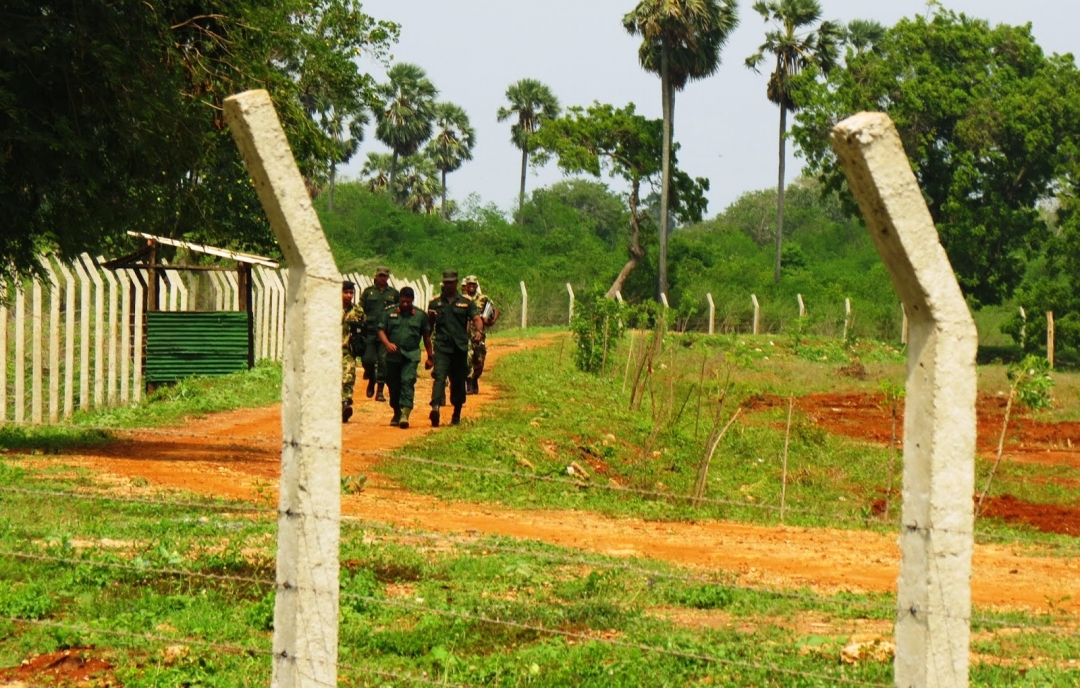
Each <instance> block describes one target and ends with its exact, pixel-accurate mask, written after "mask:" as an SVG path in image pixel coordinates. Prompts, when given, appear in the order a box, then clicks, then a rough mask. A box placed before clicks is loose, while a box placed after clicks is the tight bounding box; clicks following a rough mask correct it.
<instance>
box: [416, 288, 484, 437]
mask: <svg viewBox="0 0 1080 688" xmlns="http://www.w3.org/2000/svg"><path fill="white" fill-rule="evenodd" d="M457 285H458V273H457V270H446V271H445V272H443V275H442V293H441V294H439V296H438V297H436V298H435V299H433V300H432V301H431V303H429V304H428V318H429V319H430V320H431V325H432V327H433V328H434V330H435V383H434V384H433V385H432V387H431V415H430V416H429V417H430V418H431V426H432V427H438V426H439V411H440V408H441V407H442V406H445V405H446V378H447V377H449V378H450V403H451V404H453V405H454V415H453V416H452V417H451V418H450V424H451V425H457V424H458V423H459V422H461V407H462V406H464V405H465V378H466V376H468V374H469V324H470V323H472V325H473V326H474V328H475V333H476V334H475V335H474V336H476V337H480V336H482V335H483V333H484V321H483V319H481V317H480V314H479V313H478V312H477V311H476V304H475V303H473V302H472V301H469V300H468V299H466V298H464V297H463V296H462V295H461V294H459V293H458V289H457Z"/></svg>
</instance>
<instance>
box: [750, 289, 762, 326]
mask: <svg viewBox="0 0 1080 688" xmlns="http://www.w3.org/2000/svg"><path fill="white" fill-rule="evenodd" d="M750 303H752V304H754V329H753V333H754V334H757V333H758V330H760V329H761V304H760V303H758V300H757V294H751V295H750Z"/></svg>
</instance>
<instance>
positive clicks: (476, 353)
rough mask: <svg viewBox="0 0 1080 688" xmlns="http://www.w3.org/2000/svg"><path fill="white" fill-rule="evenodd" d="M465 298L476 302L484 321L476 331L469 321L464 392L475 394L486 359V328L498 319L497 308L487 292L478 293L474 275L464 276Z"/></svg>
mask: <svg viewBox="0 0 1080 688" xmlns="http://www.w3.org/2000/svg"><path fill="white" fill-rule="evenodd" d="M464 285H465V293H464V294H462V296H464V297H465V298H467V299H468V300H470V301H472V302H473V303H475V304H476V312H477V313H479V314H480V318H481V319H482V320H483V321H484V330H485V331H484V332H479V333H478V332H477V331H476V327H474V326H473V324H472V323H471V322H470V323H469V366H470V368H471V370H470V373H469V377H468V378H467V379H466V380H465V393H466V394H477V393H478V392H479V391H480V376H481V375H483V374H484V362H485V361H486V360H487V339H486V337H487V334H486V330H487V329H488V328H490V327H491V326H492V325H494V324H495V321H496V320H498V319H499V309H498V308H496V307H495V302H494V301H492V300H491V297H490V296H488V295H487V294H481V293H480V280H478V279H477V278H476V275H469V276H468V277H466V278H465V282H464Z"/></svg>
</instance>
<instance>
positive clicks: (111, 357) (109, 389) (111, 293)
mask: <svg viewBox="0 0 1080 688" xmlns="http://www.w3.org/2000/svg"><path fill="white" fill-rule="evenodd" d="M97 263H98V266H100V265H102V264H103V263H105V258H104V257H102V256H98V257H97ZM101 272H102V273H103V274H104V275H105V281H106V282H107V283H108V287H109V290H108V295H107V297H106V298H107V300H108V319H107V325H108V342H107V344H108V351H107V352H106V353H107V355H106V360H107V362H108V374H107V377H106V379H105V392H106V398H107V399H108V400H109V404H115V403H116V399H117V397H116V382H117V381H116V376H117V369H116V363H117V361H116V357H117V353H118V352H117V344H118V342H117V340H116V338H117V331H116V330H117V326H116V320H117V318H118V317H119V315H118V314H117V312H116V310H117V308H116V307H117V303H116V300H117V293H116V288H117V283H116V275H114V274H113V271H112V270H106V269H102V270H101Z"/></svg>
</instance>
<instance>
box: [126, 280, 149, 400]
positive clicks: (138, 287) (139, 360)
mask: <svg viewBox="0 0 1080 688" xmlns="http://www.w3.org/2000/svg"><path fill="white" fill-rule="evenodd" d="M127 273H128V278H129V279H130V280H131V287H132V288H133V289H134V290H135V298H134V299H132V302H133V303H134V304H135V313H134V315H133V317H132V322H134V323H135V332H134V334H133V335H132V342H133V346H132V349H133V350H134V351H133V352H132V361H131V362H132V366H131V367H132V368H133V370H132V373H131V397H132V401H134V402H135V403H139V402H140V401H141V400H142V394H143V377H142V372H143V348H144V347H143V316H144V307H143V294H144V293H145V291H146V287H145V286H144V285H143V281H142V276H141V275H140V274H139V272H138V271H137V270H128V271H127Z"/></svg>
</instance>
